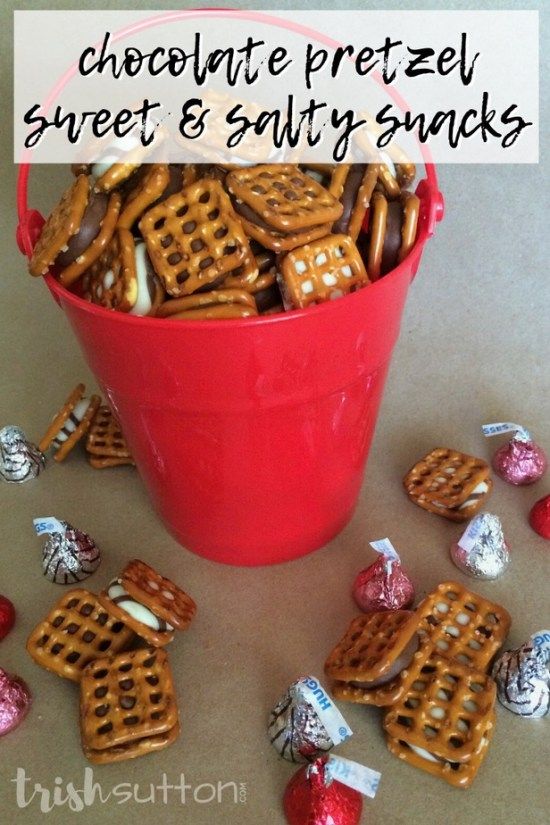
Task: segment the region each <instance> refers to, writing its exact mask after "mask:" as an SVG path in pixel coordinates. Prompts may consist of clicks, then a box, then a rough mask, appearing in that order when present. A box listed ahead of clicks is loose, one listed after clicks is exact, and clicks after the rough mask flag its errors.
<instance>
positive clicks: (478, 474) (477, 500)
mask: <svg viewBox="0 0 550 825" xmlns="http://www.w3.org/2000/svg"><path fill="white" fill-rule="evenodd" d="M403 485H404V487H405V490H406V492H407V495H408V496H409V498H410V499H411V501H413V502H414V503H415V504H418V506H419V507H422V509H424V510H427V511H428V512H430V513H437V514H438V515H440V516H444V517H445V518H448V519H450V520H451V521H468V519H470V518H471V517H472V516H474V515H475V514H476V513H477V512H478V511H479V510H480V509H481V508H482V507H483V504H484V502H485V500H486V498H487V496H488V495H489V493H490V492H491V489H492V486H493V482H492V480H491V475H490V468H489V465H488V464H487V462H486V461H483V459H481V458H475V457H474V456H470V455H466V454H465V453H460V452H458V451H457V450H451V449H448V448H443V447H438V448H436V449H435V450H432V451H431V452H430V453H428V455H426V456H424V458H423V459H421V460H420V461H419V462H418V463H417V464H415V465H414V467H412V468H411V469H410V470H409V472H408V473H407V475H406V476H405V478H404V479H403Z"/></svg>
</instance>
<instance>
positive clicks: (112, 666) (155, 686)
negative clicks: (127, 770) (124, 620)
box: [80, 648, 179, 763]
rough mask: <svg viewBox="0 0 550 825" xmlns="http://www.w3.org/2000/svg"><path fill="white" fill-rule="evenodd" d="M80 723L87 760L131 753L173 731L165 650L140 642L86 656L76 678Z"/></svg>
mask: <svg viewBox="0 0 550 825" xmlns="http://www.w3.org/2000/svg"><path fill="white" fill-rule="evenodd" d="M80 726H81V734H82V746H83V749H84V753H85V755H86V756H87V757H88V759H90V761H92V762H100V763H101V762H113V761H120V760H122V759H131V758H133V757H135V756H140V755H142V754H143V753H147V752H149V751H150V750H158V749H159V747H161V746H166V745H168V744H170V742H171V741H173V739H174V738H175V737H176V736H177V734H178V733H179V723H178V708H177V704H176V696H175V691H174V684H173V679H172V673H171V670H170V666H169V663H168V656H167V655H166V652H165V651H164V650H160V649H155V648H146V649H142V650H134V651H132V652H129V653H121V654H119V655H117V656H107V657H105V658H102V659H97V660H96V661H95V662H92V663H91V664H90V665H89V666H88V667H87V668H86V670H85V672H84V674H83V676H82V680H81V683H80Z"/></svg>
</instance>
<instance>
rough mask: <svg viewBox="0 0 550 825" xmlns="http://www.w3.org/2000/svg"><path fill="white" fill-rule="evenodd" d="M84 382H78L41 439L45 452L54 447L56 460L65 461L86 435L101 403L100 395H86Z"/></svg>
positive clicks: (42, 448) (41, 447)
mask: <svg viewBox="0 0 550 825" xmlns="http://www.w3.org/2000/svg"><path fill="white" fill-rule="evenodd" d="M84 391H85V387H84V384H78V385H77V386H76V387H75V388H74V390H73V391H72V393H71V394H70V395H69V397H68V398H67V400H66V401H65V403H64V404H63V406H62V407H61V409H60V410H59V412H58V413H56V414H55V415H54V417H53V419H52V423H51V424H50V426H49V427H48V429H47V430H46V433H45V434H44V436H43V437H42V440H41V441H40V444H39V445H38V446H39V450H40V451H41V452H43V453H45V452H46V450H47V449H48V448H49V447H52V446H53V447H54V449H55V454H54V461H63V459H65V458H66V457H67V456H68V454H69V453H70V452H71V450H72V449H73V447H74V446H75V445H76V444H77V443H78V442H79V441H80V439H81V438H82V436H84V435H85V434H86V433H87V432H88V429H89V428H90V425H91V423H92V421H93V419H94V416H95V414H96V412H97V411H98V409H99V405H100V404H101V399H100V397H99V395H92V396H90V398H85V397H84Z"/></svg>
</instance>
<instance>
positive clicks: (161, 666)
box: [27, 559, 196, 764]
mask: <svg viewBox="0 0 550 825" xmlns="http://www.w3.org/2000/svg"><path fill="white" fill-rule="evenodd" d="M195 612H196V605H195V602H194V601H193V599H192V598H191V597H190V596H188V595H187V593H185V592H184V591H183V590H182V589H181V588H179V587H178V586H177V585H175V584H174V583H173V582H171V581H170V579H166V578H165V577H164V576H161V575H160V574H159V573H157V572H156V570H153V568H152V567H150V566H149V565H148V564H145V562H142V561H139V560H138V559H134V560H133V561H130V562H129V563H128V564H127V565H126V567H125V568H124V570H123V571H122V573H121V575H120V577H118V578H116V579H115V580H113V581H112V582H111V583H110V584H109V585H108V587H107V588H106V589H105V590H104V591H103V592H102V593H100V595H99V596H95V595H94V594H93V593H90V592H89V591H88V590H84V589H83V588H78V589H76V590H71V591H69V592H68V593H66V594H65V595H64V596H62V598H61V599H60V600H59V601H58V602H57V603H56V604H55V605H54V607H53V609H52V610H51V611H50V613H49V614H48V616H47V617H46V618H45V619H44V620H43V621H42V622H40V623H39V624H38V625H37V626H36V627H35V629H34V630H33V631H32V633H31V635H30V636H29V638H28V641H27V651H28V653H29V654H30V655H31V656H32V658H33V659H34V660H35V662H37V663H38V664H39V665H41V666H42V667H44V668H45V669H46V670H50V671H52V672H53V673H56V674H57V675H58V676H61V677H63V678H65V679H70V680H71V681H73V682H77V683H78V684H79V686H80V732H81V739H82V749H83V751H84V755H85V756H86V757H87V759H89V761H90V762H93V763H96V764H107V763H110V762H120V761H122V760H125V759H134V758H135V757H137V756H142V755H145V754H147V753H151V752H153V751H157V750H161V749H162V748H165V747H167V746H168V745H170V744H171V743H172V742H174V741H175V740H176V739H177V737H178V735H179V732H180V723H179V715H178V706H177V700H176V691H175V688H174V681H173V677H172V672H171V669H170V663H169V661H168V655H167V653H166V651H165V650H164V647H165V646H166V645H167V644H168V643H169V642H171V641H172V639H173V638H174V631H175V630H185V629H186V628H187V627H188V626H189V624H190V623H191V621H192V619H193V617H194V615H195Z"/></svg>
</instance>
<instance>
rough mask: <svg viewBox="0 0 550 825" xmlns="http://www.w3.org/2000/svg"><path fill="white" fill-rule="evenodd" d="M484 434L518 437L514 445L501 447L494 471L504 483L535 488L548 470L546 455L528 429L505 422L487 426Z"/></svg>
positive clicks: (497, 452) (514, 440)
mask: <svg viewBox="0 0 550 825" xmlns="http://www.w3.org/2000/svg"><path fill="white" fill-rule="evenodd" d="M482 430H483V434H484V435H485V436H488V437H490V436H493V435H500V434H501V433H507V432H513V433H514V435H513V437H512V438H511V439H510V441H509V442H508V443H507V444H503V445H502V447H499V448H498V450H497V451H496V453H495V454H494V456H493V462H492V463H493V469H494V471H495V473H496V474H497V475H498V476H499V477H500V478H501V479H502V480H503V481H507V482H508V484H516V485H522V484H534V482H535V481H538V480H539V478H541V477H542V476H543V475H544V473H545V472H546V468H547V466H548V461H547V458H546V454H545V452H544V450H543V449H542V447H539V445H538V444H535V442H534V441H533V439H532V438H531V435H530V433H529V432H528V431H527V430H526V429H525V427H522V426H521V425H520V424H513V423H511V422H502V423H496V424H484V425H483V427H482Z"/></svg>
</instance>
